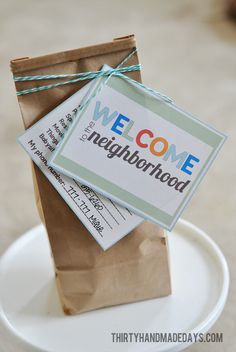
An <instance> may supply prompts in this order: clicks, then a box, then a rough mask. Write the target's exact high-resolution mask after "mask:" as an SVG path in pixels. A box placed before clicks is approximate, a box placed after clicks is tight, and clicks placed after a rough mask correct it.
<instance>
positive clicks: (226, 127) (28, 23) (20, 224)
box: [0, 0, 236, 352]
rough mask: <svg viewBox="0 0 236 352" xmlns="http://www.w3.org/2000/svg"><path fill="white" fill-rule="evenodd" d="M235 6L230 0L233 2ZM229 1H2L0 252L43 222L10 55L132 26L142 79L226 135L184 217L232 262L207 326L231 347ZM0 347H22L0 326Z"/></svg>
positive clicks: (234, 201) (233, 96)
mask: <svg viewBox="0 0 236 352" xmlns="http://www.w3.org/2000/svg"><path fill="white" fill-rule="evenodd" d="M234 4H235V5H234ZM235 18H236V2H235V1H234V0H228V1H227V0H225V1H224V0H197V1H196V0H146V1H144V0H141V1H139V0H133V1H129V0H119V1H117V2H115V1H111V0H110V1H109V0H99V1H96V0H93V1H92V0H86V1H80V0H75V1H73V0H61V1H56V0H54V1H52V0H40V1H36V0H35V1H34V0H8V1H4V0H0V82H1V83H0V92H1V93H0V115H1V117H0V123H1V129H0V151H1V174H0V175H1V182H0V198H1V208H0V230H1V232H0V254H2V253H3V252H4V250H5V249H6V248H7V247H8V246H9V245H10V244H11V243H12V242H13V241H14V240H15V239H16V238H18V237H19V236H20V235H21V234H22V233H23V232H24V231H26V230H28V229H29V228H31V227H32V226H34V225H36V224H38V223H39V222H40V220H39V216H38V213H37V210H36V206H35V202H34V194H33V185H32V179H31V169H30V161H29V158H28V156H27V155H26V153H25V152H23V150H22V149H21V148H20V147H19V146H18V145H17V143H16V136H17V135H19V134H20V133H21V132H22V131H23V124H22V121H21V116H20V111H19V107H18V103H17V99H16V95H15V88H14V84H13V80H12V76H11V73H10V70H9V60H10V59H13V58H17V57H23V56H38V55H43V54H47V53H51V52H55V51H63V50H68V49H74V48H77V47H81V46H87V45H92V44H96V43H100V42H106V41H110V40H112V38H113V37H119V36H123V35H127V34H132V33H134V34H135V35H136V39H137V46H138V50H139V59H140V62H141V63H142V65H143V72H142V77H143V81H144V83H145V84H146V85H148V86H151V87H152V88H154V89H156V90H159V91H161V92H162V93H164V94H166V95H168V96H170V97H172V98H173V99H174V100H175V101H176V103H177V104H178V105H179V106H181V107H183V108H184V109H185V110H187V111H189V112H191V113H192V114H193V115H195V116H198V117H199V118H200V119H202V120H203V121H205V122H207V123H209V124H212V125H213V126H215V127H216V128H217V129H219V130H221V131H222V132H224V133H225V134H227V135H228V137H229V138H228V140H227V142H226V144H225V146H224V148H223V150H222V151H221V152H220V155H219V157H218V158H217V160H216V161H215V163H214V164H213V167H212V168H211V169H210V171H209V173H208V175H207V176H206V178H205V179H204V181H203V182H202V183H201V185H200V187H199V189H198V191H197V193H196V194H195V196H194V197H193V199H192V201H191V203H190V205H189V206H188V208H187V210H185V212H184V214H183V217H184V218H185V219H187V220H189V221H191V222H193V223H194V224H196V225H197V226H199V227H200V228H202V229H203V230H205V231H206V232H207V233H208V234H209V235H210V236H211V237H212V238H213V239H214V240H215V241H216V243H217V244H218V245H219V246H220V248H221V249H222V251H223V253H224V254H225V257H226V259H227V261H228V264H229V267H230V275H231V288H230V295H229V299H228V302H227V305H226V308H225V310H224V312H223V313H222V315H221V317H220V319H219V320H218V322H217V323H216V324H215V326H214V327H213V328H212V331H214V332H223V333H224V343H223V344H221V343H219V344H217V343H215V344H214V343H208V344H196V345H193V346H191V347H190V348H189V349H188V350H189V351H192V352H194V351H195V352H196V351H199V352H200V351H202V352H205V351H208V352H209V351H210V352H211V351H216V352H218V351H234V350H235V346H236V335H235V326H236V322H235V321H236V302H235V300H236V292H235V290H236V284H235V276H236V255H235V248H236V235H235V229H236V214H235V210H236V182H235V181H236V167H235V165H234V163H235V162H236V159H235V152H236V19H235ZM0 351H1V352H2V351H3V352H5V351H7V352H16V351H17V352H23V350H22V351H21V350H20V349H19V347H18V346H17V345H15V344H14V343H13V342H12V341H11V339H9V338H8V337H7V336H6V335H5V334H4V333H3V332H1V331H0Z"/></svg>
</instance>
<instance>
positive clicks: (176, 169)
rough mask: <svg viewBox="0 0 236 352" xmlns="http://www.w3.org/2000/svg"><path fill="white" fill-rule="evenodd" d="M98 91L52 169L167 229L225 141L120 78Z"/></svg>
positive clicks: (58, 150) (62, 145)
mask: <svg viewBox="0 0 236 352" xmlns="http://www.w3.org/2000/svg"><path fill="white" fill-rule="evenodd" d="M104 80H106V78H103V79H101V80H100V84H103V83H104ZM96 91H97V94H96V95H95V97H94V98H92V99H91V101H90V103H89V104H88V105H87V106H86V108H85V109H83V110H82V112H81V113H80V114H79V116H78V118H77V119H76V120H75V121H74V122H73V124H72V126H71V128H70V130H69V131H68V133H66V135H65V138H64V139H63V140H62V141H61V143H60V145H59V146H58V148H56V150H55V152H54V153H53V155H52V158H51V160H50V164H51V165H52V166H53V167H55V169H57V170H59V171H60V172H62V173H64V174H66V175H68V176H70V177H73V178H75V179H76V180H79V181H81V182H84V183H85V184H87V185H88V186H91V187H93V188H94V189H95V190H96V191H98V192H101V193H102V194H104V195H105V196H107V197H110V198H112V199H113V200H114V201H117V202H119V203H120V204H121V205H123V206H125V207H129V208H130V209H132V210H133V211H134V212H136V213H137V214H139V215H140V216H142V217H145V218H149V219H150V220H152V221H154V222H156V223H158V224H160V225H161V226H163V227H164V228H166V229H168V230H171V229H172V228H173V226H174V224H175V223H176V221H177V220H178V218H179V216H180V214H181V213H182V211H183V209H184V207H185V206H186V204H187V203H188V201H189V200H190V198H191V196H192V194H193V192H194V191H195V189H196V187H197V185H198V184H199V182H200V180H201V179H202V177H203V176H204V174H205V173H206V171H207V169H208V167H209V166H210V164H211V163H212V161H213V160H214V158H215V156H216V154H217V153H218V151H219V149H220V147H221V146H222V144H223V143H224V140H225V136H224V135H223V134H222V133H220V132H217V131H216V130H214V129H213V128H211V127H209V126H207V125H205V124H204V123H202V122H201V121H199V120H197V119H196V118H194V117H192V116H191V115H190V114H188V113H186V112H184V111H182V110H181V109H180V108H178V107H177V106H176V105H174V104H170V103H166V102H164V101H161V100H160V99H158V98H157V97H156V96H155V95H153V94H151V93H149V92H147V91H146V90H145V89H143V88H141V87H137V85H135V84H133V83H130V82H127V81H126V80H125V79H124V78H122V77H117V76H112V77H111V78H110V79H109V81H108V82H107V83H106V84H105V85H104V86H103V87H102V89H99V87H96V88H95V92H96Z"/></svg>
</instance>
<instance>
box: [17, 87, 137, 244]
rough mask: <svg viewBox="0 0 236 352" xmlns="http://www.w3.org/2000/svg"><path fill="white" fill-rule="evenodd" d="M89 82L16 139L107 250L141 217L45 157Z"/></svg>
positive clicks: (70, 117)
mask: <svg viewBox="0 0 236 352" xmlns="http://www.w3.org/2000/svg"><path fill="white" fill-rule="evenodd" d="M97 83H98V80H97V81H95V80H94V81H92V82H90V83H88V84H87V85H86V86H84V87H83V88H82V89H80V90H79V91H78V92H77V93H75V94H74V95H72V96H71V97H70V98H68V99H67V100H65V101H64V102H63V103H62V104H60V105H59V106H58V107H57V108H55V109H54V110H52V111H51V112H50V113H49V114H47V115H46V116H45V117H43V118H42V119H41V120H39V121H38V122H37V123H36V124H34V125H33V126H32V127H30V128H29V129H27V130H26V131H25V132H24V133H23V134H22V135H21V136H20V137H19V138H18V141H19V143H20V144H21V145H22V147H23V148H24V149H25V150H26V152H27V153H28V154H29V156H30V157H31V159H32V160H33V161H34V162H35V164H36V165H37V166H38V167H39V168H40V169H41V171H42V172H43V173H44V175H45V176H46V177H47V178H48V180H49V181H50V182H51V183H52V185H53V186H54V187H55V188H56V190H57V191H58V192H59V194H60V195H61V196H62V197H63V198H64V200H65V202H66V203H67V204H68V205H69V207H70V208H71V209H72V210H73V211H74V213H75V214H76V215H77V216H78V218H79V219H80V220H81V221H82V223H83V224H84V225H85V226H86V228H87V229H88V230H89V232H90V233H91V234H92V235H93V237H94V238H95V240H96V241H97V242H98V243H99V244H100V246H101V247H102V248H103V249H104V250H106V249H108V248H109V247H111V246H112V245H113V244H115V243H116V242H117V241H119V240H120V239H121V238H122V237H124V236H125V235H126V234H128V233H129V232H130V231H132V230H133V229H134V228H135V227H136V226H138V225H139V224H140V223H141V222H142V221H143V219H141V218H140V217H139V216H137V215H135V214H133V213H132V212H131V211H130V210H129V209H126V208H124V207H122V206H119V205H118V204H116V203H115V202H113V201H112V200H110V199H107V198H105V197H103V196H101V195H100V194H99V193H97V192H96V191H94V190H92V189H91V188H90V187H88V186H86V185H83V184H81V183H79V182H77V181H76V180H73V179H72V178H70V177H67V176H65V175H63V174H61V173H60V172H57V171H56V170H54V169H53V167H51V166H49V164H48V159H49V158H50V156H51V154H52V153H53V151H54V150H55V148H56V146H57V145H58V143H59V141H60V140H61V138H62V137H63V135H64V133H65V131H66V130H67V128H68V126H69V125H70V124H71V122H72V119H73V116H74V114H75V112H76V111H77V107H78V106H79V104H81V102H82V101H83V99H85V100H86V99H87V97H88V96H89V95H90V94H91V93H92V91H93V90H92V88H93V86H94V85H95V86H96V84H97Z"/></svg>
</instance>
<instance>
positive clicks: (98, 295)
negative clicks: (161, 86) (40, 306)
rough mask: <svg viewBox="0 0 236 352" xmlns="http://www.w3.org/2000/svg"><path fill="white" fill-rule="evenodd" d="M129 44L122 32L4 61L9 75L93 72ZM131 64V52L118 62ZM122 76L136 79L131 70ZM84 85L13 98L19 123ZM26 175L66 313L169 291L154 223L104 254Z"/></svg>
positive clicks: (162, 240)
mask: <svg viewBox="0 0 236 352" xmlns="http://www.w3.org/2000/svg"><path fill="white" fill-rule="evenodd" d="M135 45H136V44H135V39H134V36H128V37H123V38H118V39H115V40H114V41H113V42H110V43H106V44H100V45H95V46H90V47H86V48H81V49H76V50H71V51H66V52H60V53H56V54H51V55H46V56H41V57H36V58H21V59H16V60H12V61H11V69H12V72H13V74H14V75H42V74H54V73H55V74H56V73H78V72H85V71H93V70H99V69H100V68H101V66H102V65H103V64H105V63H106V64H108V65H110V66H112V67H116V66H117V65H118V64H119V63H120V62H121V61H122V60H123V59H124V58H125V57H126V56H127V55H128V54H129V53H130V52H131V51H132V49H133V48H134V47H135ZM137 63H138V57H137V54H135V55H134V56H133V57H132V58H131V59H130V60H129V61H128V62H127V63H126V64H125V65H133V64H137ZM128 75H129V76H130V77H132V78H134V79H136V80H140V79H141V78H140V72H138V71H136V72H131V73H128ZM54 82H55V80H54V81H53V83H54ZM86 83H87V82H78V83H76V84H70V85H67V86H60V87H57V88H53V89H50V90H45V91H41V92H36V93H32V94H27V95H22V96H18V100H19V105H20V109H21V113H22V117H23V121H24V125H25V128H28V127H29V126H31V125H32V124H34V123H35V122H36V121H38V120H39V119H40V118H41V117H43V116H44V115H45V114H47V113H48V112H49V111H50V110H52V109H54V108H55V107H56V106H57V105H59V104H60V103H61V102H63V101H64V100H65V99H66V98H68V97H69V96H70V95H72V94H73V93H75V92H76V91H77V90H78V89H80V88H81V87H82V86H83V85H84V84H86ZM44 84H48V81H39V82H37V81H34V82H16V89H17V90H22V89H26V88H30V87H37V86H39V85H44ZM33 178H34V186H35V194H36V201H37V206H38V209H39V212H40V215H41V219H42V221H43V223H44V224H45V226H46V229H47V233H48V237H49V241H50V245H51V250H52V256H53V259H54V264H55V272H56V281H57V286H58V290H59V294H60V298H61V302H62V306H63V309H64V312H65V313H66V314H75V313H79V312H83V311H88V310H92V309H96V308H100V307H105V306H111V305H116V304H121V303H127V302H134V301H138V300H144V299H149V298H154V297H160V296H165V295H168V294H170V290H171V289H170V273H169V262H168V248H167V238H166V237H165V235H164V232H163V230H162V229H161V228H160V227H158V226H156V225H153V224H151V223H147V222H145V223H143V224H142V225H140V226H139V227H138V228H136V229H135V230H133V231H132V232H131V233H130V234H129V235H127V236H126V237H125V238H123V239H122V240H121V241H119V242H118V243H117V244H116V245H114V246H113V247H112V248H110V249H109V250H107V251H106V252H104V251H103V250H102V249H101V248H100V246H99V245H98V244H97V243H96V241H95V240H94V239H93V237H92V236H91V235H90V233H89V232H88V231H87V229H86V228H85V227H84V226H83V224H82V223H81V222H80V220H79V219H78V218H77V217H76V216H75V214H74V213H73V212H72V210H71V209H70V208H69V207H68V206H67V204H66V203H65V201H64V200H63V199H62V197H61V196H60V195H59V194H58V193H57V191H56V190H55V189H54V187H53V186H52V185H51V184H50V182H49V181H48V180H47V179H46V177H45V176H44V175H43V174H42V172H41V171H40V170H39V168H38V167H37V166H36V165H35V164H33Z"/></svg>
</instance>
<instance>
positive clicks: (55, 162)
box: [49, 75, 227, 231]
mask: <svg viewBox="0 0 236 352" xmlns="http://www.w3.org/2000/svg"><path fill="white" fill-rule="evenodd" d="M122 76H123V75H120V76H119V77H117V76H112V77H111V78H110V79H109V81H108V82H107V83H106V84H107V85H108V86H109V87H110V88H111V89H114V90H115V91H116V92H118V93H120V94H123V95H124V96H126V97H128V98H129V99H131V100H133V101H135V102H136V103H137V104H140V105H141V106H144V105H143V104H141V103H140V101H137V99H134V98H133V95H134V94H133V90H134V89H135V90H137V91H139V92H140V91H144V93H145V94H144V96H143V94H142V95H140V96H141V97H143V98H144V99H145V98H146V96H148V97H149V98H150V99H151V100H155V104H156V102H157V101H158V102H159V108H162V109H163V107H164V108H167V112H168V110H169V109H171V110H172V111H174V113H176V112H177V116H178V117H179V116H182V117H184V118H185V119H187V121H189V120H190V121H191V124H192V125H193V126H194V127H196V126H197V127H198V129H199V128H200V127H203V128H202V129H201V128H200V132H201V130H202V131H203V130H205V129H206V128H207V129H208V132H209V131H210V132H212V134H211V136H213V137H214V138H216V139H217V136H218V140H216V141H215V142H214V143H212V141H209V140H208V138H207V139H206V137H208V136H204V134H203V135H202V136H200V137H204V138H199V135H197V133H196V131H195V130H194V129H192V130H191V131H192V133H191V132H189V128H187V129H186V126H185V125H184V126H185V128H183V127H182V126H180V124H179V123H176V121H173V120H171V119H173V118H174V119H175V118H176V117H171V119H170V118H166V116H163V114H162V115H160V114H158V112H156V111H153V110H152V109H149V110H151V111H152V112H154V113H155V114H157V115H158V116H160V117H161V118H163V119H165V120H167V121H169V122H171V123H172V124H175V125H176V126H177V127H179V128H181V129H182V130H184V131H186V132H187V133H189V134H191V135H192V136H194V137H195V138H197V139H198V140H200V141H202V142H203V143H206V144H208V145H209V146H211V147H212V148H213V149H212V152H211V153H210V155H209V156H208V158H207V160H206V161H205V163H204V165H203V167H202V169H201V171H200V173H199V174H198V176H197V178H196V179H195V180H194V182H193V185H192V186H191V187H190V189H189V191H188V192H187V193H186V195H185V197H184V199H183V200H182V202H181V203H180V205H179V207H178V208H177V209H176V211H175V213H174V214H173V215H169V214H167V213H166V212H164V211H163V210H161V209H159V208H157V207H155V206H153V205H151V204H149V203H148V202H146V201H143V200H142V199H140V198H139V197H136V196H135V195H134V194H132V193H129V192H128V191H126V190H124V189H123V188H121V187H119V186H117V185H116V184H114V183H112V182H110V181H108V180H107V179H105V178H103V177H102V176H98V175H97V174H95V173H94V172H92V171H91V170H89V169H87V168H85V167H84V166H82V165H78V164H77V163H75V162H73V161H72V160H70V159H68V158H66V157H64V156H62V155H61V152H62V151H63V148H64V146H65V144H66V143H65V142H66V141H67V139H68V138H69V137H70V135H71V133H72V132H73V130H74V128H75V127H76V126H77V124H78V123H79V121H80V119H81V118H82V116H83V114H84V113H85V112H86V110H87V106H86V107H85V108H84V109H83V110H82V111H81V113H80V114H79V116H78V117H77V119H75V120H74V121H73V123H72V124H71V126H70V128H69V131H67V133H66V135H65V137H64V138H63V140H62V141H61V143H59V145H58V146H57V148H56V150H55V151H54V153H53V154H52V156H51V158H50V160H49V165H51V166H52V167H54V168H55V169H56V170H58V171H60V172H62V173H64V174H65V175H67V176H69V177H72V178H75V179H77V180H78V181H79V182H82V183H84V184H87V185H88V186H89V187H91V188H93V189H95V190H96V191H97V192H99V193H101V194H103V195H104V196H105V197H108V198H111V199H113V200H114V201H115V202H117V203H118V204H120V205H122V206H124V207H128V208H130V210H132V211H133V212H134V213H136V214H138V215H139V216H141V217H143V218H146V219H150V220H152V221H153V222H154V223H157V224H158V225H160V226H162V227H163V228H165V229H167V230H168V231H171V230H172V229H173V227H174V226H175V224H176V222H177V220H178V218H179V217H180V215H181V213H182V212H183V211H184V209H185V207H186V206H187V204H188V202H189V201H190V199H191V198H192V196H193V194H194V191H195V189H196V188H197V186H198V185H199V184H200V182H201V181H202V179H203V177H204V176H205V174H206V173H207V171H208V169H209V168H210V166H211V164H212V162H213V161H214V160H215V158H216V156H217V154H218V152H219V150H220V149H221V147H222V146H223V144H224V142H225V141H226V138H227V137H226V135H224V134H223V133H221V132H219V131H217V130H216V129H214V128H213V127H211V126H209V125H207V124H206V123H204V122H202V121H200V120H199V119H197V118H196V117H194V116H193V115H191V114H189V113H187V112H185V111H184V110H182V109H181V108H179V107H178V106H177V105H175V104H174V103H167V102H164V101H161V100H160V99H158V98H157V97H156V96H155V95H154V94H151V93H147V92H146V91H145V90H144V89H143V88H141V87H137V86H136V85H135V84H133V83H131V82H127V81H126V80H124V78H122ZM104 80H105V79H104V78H100V84H99V85H98V86H97V87H96V88H95V91H94V93H95V94H96V91H97V90H98V89H99V87H100V85H101V84H103V82H104ZM114 82H115V83H114ZM117 82H118V87H119V85H120V84H121V86H122V88H120V87H119V88H117ZM121 82H123V83H121ZM129 86H132V89H128V88H127V87H129ZM124 87H126V89H124ZM127 90H128V93H127ZM124 91H126V93H127V94H124ZM129 91H130V92H131V94H129ZM145 95H146V96H145ZM144 107H145V106H144ZM178 117H177V118H178ZM170 120H171V121H170ZM181 123H183V122H181ZM199 126H200V127H199ZM65 162H66V163H67V162H68V163H69V164H70V168H71V167H72V168H74V167H76V168H77V169H78V168H79V169H80V170H79V171H80V173H81V172H82V173H83V174H84V173H86V176H85V178H84V177H81V176H78V174H77V173H76V174H72V173H71V172H69V171H68V170H67V169H65V168H64V167H63V165H62V164H63V163H65ZM73 164H74V165H73ZM93 177H96V181H98V179H100V187H101V182H104V183H105V184H106V186H107V187H106V190H104V186H103V188H100V187H99V185H97V184H94V183H93V182H91V178H93ZM88 179H89V180H90V181H89V180H88ZM109 188H110V189H112V190H111V191H109ZM114 188H116V189H117V190H116V192H115V191H114ZM111 192H113V194H114V193H121V194H122V193H125V194H127V195H128V198H129V197H130V196H131V197H132V198H136V199H137V200H138V202H139V204H140V202H143V203H145V204H144V207H146V208H147V207H148V206H150V207H153V208H154V209H155V210H156V212H158V213H159V214H158V216H159V218H160V217H161V218H162V219H163V220H162V219H160V220H159V219H156V217H153V216H152V215H150V214H149V213H147V212H145V213H144V212H142V211H141V210H140V209H137V208H136V207H135V206H132V204H130V199H129V201H128V202H127V201H126V200H124V196H123V197H122V199H120V198H119V197H118V196H115V195H113V194H112V193H111ZM147 214H148V215H147ZM164 218H166V220H164ZM167 219H169V221H167Z"/></svg>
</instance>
